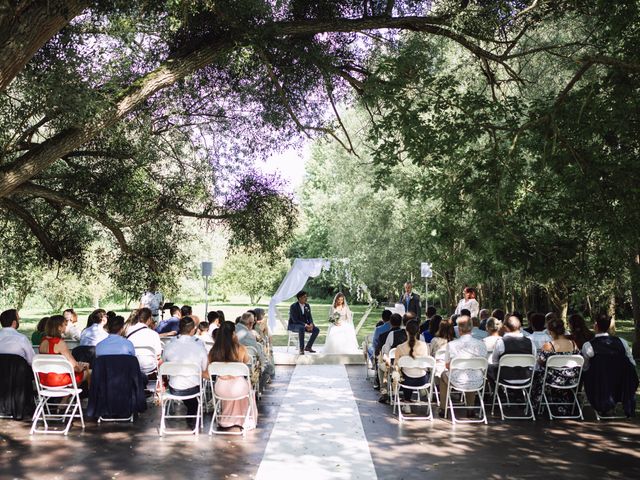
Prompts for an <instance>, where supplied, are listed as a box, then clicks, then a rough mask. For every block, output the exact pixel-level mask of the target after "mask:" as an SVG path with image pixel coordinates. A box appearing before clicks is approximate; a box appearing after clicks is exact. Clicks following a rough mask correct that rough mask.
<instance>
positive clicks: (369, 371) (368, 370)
mask: <svg viewBox="0 0 640 480" xmlns="http://www.w3.org/2000/svg"><path fill="white" fill-rule="evenodd" d="M372 340H373V335H372V334H369V335H367V336H366V337H364V340H363V341H362V353H363V354H364V364H365V377H364V378H365V380H371V379H372V378H374V379H375V378H376V366H375V363H374V362H373V360H372V359H371V358H370V357H369V346H370V345H371V342H372Z"/></svg>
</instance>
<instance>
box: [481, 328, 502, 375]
mask: <svg viewBox="0 0 640 480" xmlns="http://www.w3.org/2000/svg"><path fill="white" fill-rule="evenodd" d="M486 328H487V332H488V333H489V336H488V337H484V338H483V339H482V341H483V342H484V345H485V346H486V347H487V352H489V353H493V349H494V348H495V347H496V342H497V341H498V339H499V338H500V331H501V330H502V322H501V321H500V320H498V319H497V318H495V317H489V320H487V326H486ZM488 360H489V364H492V363H493V356H492V355H489V358H488Z"/></svg>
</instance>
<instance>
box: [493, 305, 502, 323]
mask: <svg viewBox="0 0 640 480" xmlns="http://www.w3.org/2000/svg"><path fill="white" fill-rule="evenodd" d="M491 316H492V317H493V318H495V319H496V320H500V322H501V323H504V310H501V309H499V308H496V309H495V310H493V312H491Z"/></svg>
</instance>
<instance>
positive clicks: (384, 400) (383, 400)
mask: <svg viewBox="0 0 640 480" xmlns="http://www.w3.org/2000/svg"><path fill="white" fill-rule="evenodd" d="M378 402H380V403H389V395H387V394H386V393H383V394H382V395H380V397H379V398H378Z"/></svg>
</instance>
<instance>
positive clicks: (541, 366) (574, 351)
mask: <svg viewBox="0 0 640 480" xmlns="http://www.w3.org/2000/svg"><path fill="white" fill-rule="evenodd" d="M547 330H548V331H549V335H551V338H552V340H551V341H550V342H547V343H545V344H544V345H543V346H542V348H541V349H540V352H539V353H538V365H537V368H536V372H535V375H534V378H533V387H532V389H531V401H532V403H533V405H534V408H537V407H538V405H539V404H540V401H541V399H542V382H543V380H544V374H545V367H546V364H547V360H548V359H549V357H551V356H553V355H578V354H579V353H580V350H578V347H577V346H576V343H575V342H574V341H573V340H570V339H568V338H566V337H565V336H564V334H565V328H564V322H563V321H562V320H561V319H559V318H552V319H551V320H549V323H548V324H547ZM580 370H581V368H580V367H574V368H569V369H562V370H556V369H553V370H549V372H548V374H547V384H552V385H558V386H564V385H571V384H573V383H575V381H576V379H577V377H578V375H580ZM553 392H554V397H553V399H549V400H550V401H552V402H567V403H571V402H572V401H573V396H572V394H571V392H570V391H568V390H558V389H555V390H554V391H553ZM558 409H559V411H560V415H565V414H566V412H564V410H565V409H564V408H563V406H562V405H560V406H558Z"/></svg>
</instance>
